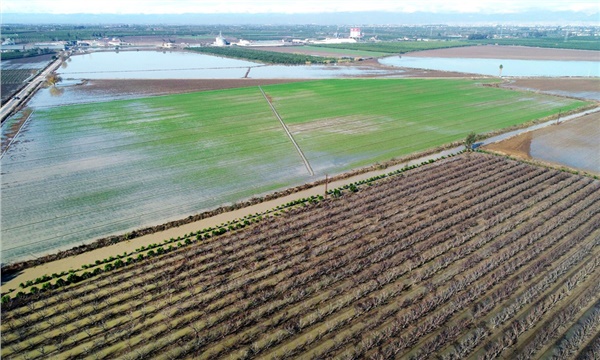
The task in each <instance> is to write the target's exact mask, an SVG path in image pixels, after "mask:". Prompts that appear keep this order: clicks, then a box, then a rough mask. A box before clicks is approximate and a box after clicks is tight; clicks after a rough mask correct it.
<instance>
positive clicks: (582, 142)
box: [485, 112, 600, 174]
mask: <svg viewBox="0 0 600 360" xmlns="http://www.w3.org/2000/svg"><path fill="white" fill-rule="evenodd" d="M598 139H600V112H596V113H593V114H590V115H586V116H583V117H581V118H578V119H574V120H569V121H567V122H562V123H559V124H558V125H556V124H553V125H550V126H546V127H543V128H539V129H537V130H534V131H529V132H526V133H523V134H520V135H517V136H513V137H510V138H508V139H506V140H503V141H500V142H497V143H493V144H490V145H487V146H486V147H485V148H486V149H489V150H492V151H497V152H500V153H504V154H508V155H511V156H516V157H520V158H524V159H535V160H542V161H545V162H549V163H552V164H557V165H565V166H568V167H570V168H574V169H578V170H583V171H586V172H590V173H593V174H600V142H598Z"/></svg>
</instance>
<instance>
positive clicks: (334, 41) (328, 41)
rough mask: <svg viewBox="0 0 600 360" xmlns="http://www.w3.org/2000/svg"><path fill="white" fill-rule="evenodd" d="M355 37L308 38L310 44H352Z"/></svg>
mask: <svg viewBox="0 0 600 360" xmlns="http://www.w3.org/2000/svg"><path fill="white" fill-rule="evenodd" d="M355 42H356V40H355V39H338V38H333V39H331V38H327V39H325V40H312V41H311V40H309V41H308V43H311V44H352V43H355Z"/></svg>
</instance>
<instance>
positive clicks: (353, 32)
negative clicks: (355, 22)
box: [350, 28, 363, 40]
mask: <svg viewBox="0 0 600 360" xmlns="http://www.w3.org/2000/svg"><path fill="white" fill-rule="evenodd" d="M362 36H363V35H362V32H361V31H360V28H351V29H350V38H351V39H355V40H356V39H361V38H362Z"/></svg>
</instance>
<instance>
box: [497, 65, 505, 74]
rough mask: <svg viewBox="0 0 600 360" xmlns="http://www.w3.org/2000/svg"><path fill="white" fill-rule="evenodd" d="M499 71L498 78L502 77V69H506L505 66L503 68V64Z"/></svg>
mask: <svg viewBox="0 0 600 360" xmlns="http://www.w3.org/2000/svg"><path fill="white" fill-rule="evenodd" d="M498 69H500V71H499V72H498V76H500V77H502V69H504V66H502V64H500V66H499V67H498Z"/></svg>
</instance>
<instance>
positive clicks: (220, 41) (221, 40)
mask: <svg viewBox="0 0 600 360" xmlns="http://www.w3.org/2000/svg"><path fill="white" fill-rule="evenodd" d="M226 45H229V43H228V42H227V40H225V38H224V37H223V35H222V34H221V32H220V31H219V36H217V37H216V39H215V46H226Z"/></svg>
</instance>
